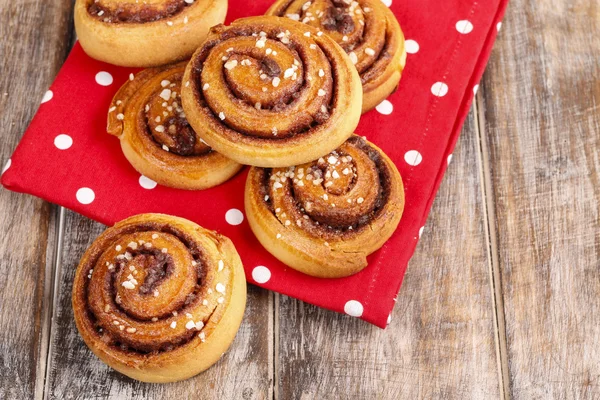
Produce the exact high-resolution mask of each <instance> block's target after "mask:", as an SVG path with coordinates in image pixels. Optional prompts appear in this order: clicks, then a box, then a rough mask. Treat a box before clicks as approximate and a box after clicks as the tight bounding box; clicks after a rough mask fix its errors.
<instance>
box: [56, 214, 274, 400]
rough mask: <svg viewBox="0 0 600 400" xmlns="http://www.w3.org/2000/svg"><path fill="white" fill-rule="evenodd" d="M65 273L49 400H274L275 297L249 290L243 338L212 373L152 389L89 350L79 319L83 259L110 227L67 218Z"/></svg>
mask: <svg viewBox="0 0 600 400" xmlns="http://www.w3.org/2000/svg"><path fill="white" fill-rule="evenodd" d="M64 226H65V229H64V235H63V246H62V251H61V254H62V256H61V260H62V261H61V270H60V272H59V274H58V277H59V278H58V283H59V284H58V285H57V289H58V292H57V294H56V305H55V314H54V318H53V324H52V338H51V344H50V350H51V353H50V357H51V358H50V363H49V372H48V380H47V388H46V398H48V399H79V398H94V399H124V398H127V399H178V398H179V399H186V398H197V399H211V398H218V399H244V400H250V399H271V398H272V382H271V376H272V371H271V370H270V368H271V363H272V342H271V341H270V340H269V338H270V337H272V329H271V326H272V313H273V306H272V304H273V301H272V297H273V295H272V294H270V293H269V292H267V291H265V290H262V289H258V288H255V287H249V292H248V306H247V309H246V314H245V317H244V321H243V322H242V326H241V328H240V330H239V332H238V334H237V337H236V339H235V341H234V343H233V345H232V347H231V348H230V350H229V351H228V352H227V353H226V354H225V356H224V357H223V358H222V359H221V360H220V361H219V362H218V363H217V364H215V365H214V366H213V367H212V368H210V369H209V370H208V371H206V372H204V373H203V374H200V375H198V376H196V377H193V378H190V379H188V380H186V381H183V382H178V383H172V384H162V385H161V384H147V383H142V382H137V381H134V380H132V379H129V378H127V377H125V376H124V375H121V374H119V373H118V372H116V371H114V370H112V369H111V368H109V367H108V366H106V365H105V364H104V363H102V362H101V361H100V360H99V359H98V358H96V356H94V354H93V353H92V352H91V351H90V350H89V349H88V348H87V347H86V345H85V343H84V342H83V340H82V339H81V337H80V336H79V333H78V332H77V328H76V327H75V322H74V320H73V310H72V307H71V290H72V287H73V278H74V274H75V269H76V267H77V264H78V263H79V259H80V258H81V256H82V255H83V253H84V251H85V250H86V249H87V248H88V247H89V245H90V244H91V243H92V242H93V240H94V239H95V238H96V237H97V236H98V235H99V234H100V233H101V232H102V231H104V229H105V227H104V226H103V225H101V224H99V223H96V222H92V221H90V220H89V219H87V218H84V217H82V216H80V215H78V214H75V213H73V212H71V211H68V212H67V213H66V218H65V223H64Z"/></svg>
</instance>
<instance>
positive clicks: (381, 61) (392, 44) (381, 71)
mask: <svg viewBox="0 0 600 400" xmlns="http://www.w3.org/2000/svg"><path fill="white" fill-rule="evenodd" d="M267 15H277V16H280V17H287V18H290V19H294V20H298V21H301V22H304V23H306V24H307V25H310V26H313V27H315V28H317V29H320V30H322V31H323V32H325V33H326V34H328V35H329V36H331V37H332V38H333V39H334V40H335V41H336V42H337V43H338V44H339V45H340V46H342V48H344V50H345V51H346V52H348V54H349V55H350V56H351V59H352V60H353V62H354V64H355V66H356V68H357V69H358V72H359V73H360V78H361V82H362V85H363V91H364V96H363V105H362V112H363V113H365V112H367V111H369V110H371V109H373V108H375V107H376V106H377V105H378V104H379V103H381V102H382V101H383V100H384V99H385V98H386V97H388V96H389V95H390V94H391V93H393V92H394V90H396V88H397V86H398V83H399V82H400V78H401V76H402V71H403V70H404V66H405V65H406V50H405V48H404V34H403V33H402V29H401V28H400V24H399V23H398V21H397V19H396V17H395V16H394V13H392V11H391V10H390V9H389V8H388V7H387V6H386V5H385V4H383V3H382V2H381V0H357V1H341V0H338V1H336V0H277V1H276V2H275V3H274V4H273V5H272V6H271V8H269V10H268V11H267Z"/></svg>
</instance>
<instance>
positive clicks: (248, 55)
mask: <svg viewBox="0 0 600 400" xmlns="http://www.w3.org/2000/svg"><path fill="white" fill-rule="evenodd" d="M211 32H212V34H213V36H212V37H210V38H209V39H208V40H207V42H206V43H205V44H204V46H203V47H202V48H201V49H200V50H199V51H198V53H197V55H196V57H195V58H194V60H193V61H192V62H193V69H192V74H191V80H193V81H194V82H195V83H196V87H197V88H198V90H197V91H196V96H197V97H196V98H197V102H198V104H199V106H200V107H201V108H202V109H203V110H205V112H206V113H207V114H208V115H211V116H212V117H213V118H214V119H215V120H217V121H218V122H219V124H221V125H224V126H226V127H227V128H229V130H226V129H224V132H223V134H226V135H230V136H232V137H233V136H235V135H241V136H242V137H252V138H253V140H256V139H265V140H284V139H287V138H291V137H294V136H296V135H299V134H303V133H306V132H309V131H310V130H312V129H314V128H315V127H316V126H318V125H321V124H323V123H325V122H326V121H327V120H328V119H329V118H330V115H331V114H330V113H331V109H332V108H334V107H335V103H336V101H337V99H336V93H335V90H334V88H335V85H336V79H337V76H336V72H335V68H334V66H333V65H331V61H330V59H331V57H332V55H330V54H328V53H327V51H328V50H327V49H324V48H321V47H319V46H318V45H317V44H316V43H313V44H311V45H310V47H309V46H307V45H305V44H304V43H302V42H301V41H297V40H296V38H295V37H294V34H290V32H289V31H287V30H282V29H281V28H280V27H269V26H232V27H230V28H225V27H223V26H217V27H213V28H212V30H211ZM295 34H298V33H295ZM307 35H309V34H305V35H304V36H306V37H310V36H307ZM298 36H300V35H299V34H298ZM301 43H302V44H301ZM313 63H316V65H318V66H317V67H316V68H315V66H313V65H310V64H313ZM321 65H322V67H321ZM206 82H210V85H208V84H207V83H206ZM280 112H281V113H286V112H288V113H293V115H294V117H293V118H288V119H286V120H285V121H283V120H281V119H280V118H276V117H275V116H274V115H273V114H272V113H280ZM269 121H272V122H269ZM239 137H240V136H237V137H236V139H237V138H239Z"/></svg>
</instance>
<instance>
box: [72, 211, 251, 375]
mask: <svg viewBox="0 0 600 400" xmlns="http://www.w3.org/2000/svg"><path fill="white" fill-rule="evenodd" d="M245 304H246V281H245V277H244V270H243V267H242V264H241V261H240V258H239V256H238V254H237V252H236V250H235V247H234V246H233V244H232V243H231V241H230V240H229V239H227V238H226V237H224V236H221V235H219V234H217V233H215V232H212V231H208V230H205V229H203V228H201V227H200V226H198V225H196V224H194V223H192V222H190V221H187V220H185V219H182V218H177V217H171V216H167V215H162V214H142V215H138V216H135V217H131V218H128V219H126V220H124V221H121V222H119V223H118V224H116V225H115V226H114V227H112V228H109V229H108V230H106V231H105V232H104V233H103V234H102V235H100V236H99V237H98V238H97V239H96V241H95V242H94V243H93V244H92V246H91V247H90V248H89V249H88V250H87V251H86V252H85V254H84V255H83V258H82V259H81V262H80V264H79V267H78V269H77V272H76V275H75V281H74V283H73V310H74V314H75V322H76V324H77V328H78V330H79V333H80V334H81V336H82V338H83V340H84V341H85V343H86V344H87V345H88V347H89V348H90V349H91V350H92V351H93V352H94V353H95V354H96V355H97V356H98V357H99V358H100V359H101V360H102V361H104V362H105V363H107V364H108V365H109V366H111V367H112V368H114V369H116V370H117V371H119V372H121V373H123V374H125V375H127V376H129V377H131V378H134V379H137V380H140V381H144V382H173V381H178V380H182V379H186V378H189V377H191V376H193V375H196V374H198V373H199V372H201V371H204V370H205V369H207V368H209V367H210V366H211V365H212V364H214V363H215V362H216V361H217V360H218V359H219V358H220V357H221V355H222V354H223V352H225V351H226V350H227V349H228V348H229V345H230V344H231V342H232V341H233V338H234V337H235V335H236V333H237V330H238V328H239V326H240V323H241V320H242V317H243V314H244V308H245Z"/></svg>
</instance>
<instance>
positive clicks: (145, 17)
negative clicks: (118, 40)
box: [88, 0, 193, 24]
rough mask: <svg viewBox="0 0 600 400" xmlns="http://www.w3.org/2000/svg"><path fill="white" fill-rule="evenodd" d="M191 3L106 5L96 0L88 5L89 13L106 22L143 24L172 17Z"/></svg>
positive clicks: (172, 1) (170, 0)
mask: <svg viewBox="0 0 600 400" xmlns="http://www.w3.org/2000/svg"><path fill="white" fill-rule="evenodd" d="M192 4H193V3H192ZM190 5H191V4H188V3H187V2H186V1H185V0H168V1H165V2H164V3H163V4H161V5H154V4H131V3H123V4H115V5H104V4H102V1H98V0H96V1H93V2H91V4H90V5H89V6H88V13H89V14H90V15H91V16H92V17H94V18H96V19H98V20H100V21H102V22H106V23H116V24H118V23H137V24H140V23H141V24H143V23H148V22H154V21H160V20H162V19H167V18H171V17H173V16H175V15H177V14H179V13H181V12H182V11H183V10H184V9H185V8H186V7H189V6H190Z"/></svg>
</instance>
